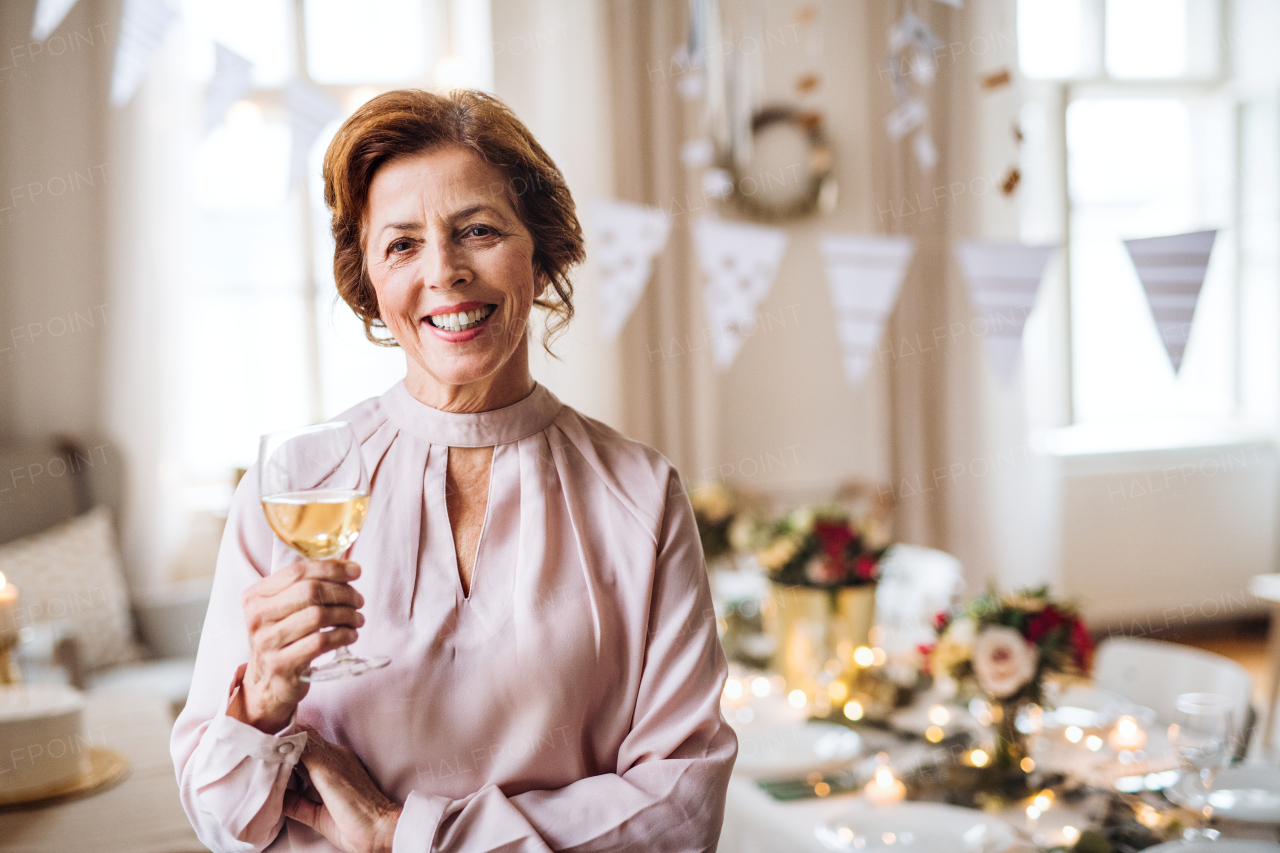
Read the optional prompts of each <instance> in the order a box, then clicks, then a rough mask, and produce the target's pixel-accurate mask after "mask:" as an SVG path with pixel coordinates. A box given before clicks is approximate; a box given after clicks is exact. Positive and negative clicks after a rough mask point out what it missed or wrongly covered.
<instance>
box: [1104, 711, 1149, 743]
mask: <svg viewBox="0 0 1280 853" xmlns="http://www.w3.org/2000/svg"><path fill="white" fill-rule="evenodd" d="M1107 740H1108V742H1109V743H1110V744H1111V746H1112V748H1113V749H1128V750H1134V749H1142V747H1143V745H1145V744H1146V742H1147V733H1146V732H1144V731H1143V730H1142V726H1140V725H1138V721H1137V720H1135V719H1134V718H1133V717H1129V716H1124V717H1121V718H1120V719H1119V720H1116V727H1115V730H1114V731H1112V732H1111V736H1110V737H1109V738H1107Z"/></svg>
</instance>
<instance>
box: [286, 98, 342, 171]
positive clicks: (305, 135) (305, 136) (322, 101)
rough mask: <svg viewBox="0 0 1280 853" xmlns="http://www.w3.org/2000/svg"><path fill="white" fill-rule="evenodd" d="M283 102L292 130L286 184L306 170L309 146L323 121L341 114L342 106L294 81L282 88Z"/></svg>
mask: <svg viewBox="0 0 1280 853" xmlns="http://www.w3.org/2000/svg"><path fill="white" fill-rule="evenodd" d="M284 105H285V109H286V110H287V111H288V113H289V129H290V130H291V131H292V132H293V149H292V154H291V156H290V158H289V185H290V186H292V185H293V184H295V183H297V182H298V180H299V179H300V178H302V177H303V176H304V175H306V173H307V158H308V157H309V156H310V155H311V146H313V145H315V143H316V140H317V139H318V138H319V137H320V131H322V130H324V128H325V125H327V124H328V123H329V122H331V121H333V120H334V119H335V118H337V117H338V116H340V115H342V107H340V106H338V103H337V101H335V100H333V99H332V98H330V97H329V96H328V95H326V94H325V93H324V92H321V91H320V90H318V89H316V88H314V87H312V86H308V85H307V84H305V83H299V82H297V81H295V82H292V83H290V84H289V85H287V86H285V88H284Z"/></svg>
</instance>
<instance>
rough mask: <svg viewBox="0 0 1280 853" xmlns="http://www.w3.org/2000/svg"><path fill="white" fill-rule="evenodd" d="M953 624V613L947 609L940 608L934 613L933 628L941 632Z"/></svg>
mask: <svg viewBox="0 0 1280 853" xmlns="http://www.w3.org/2000/svg"><path fill="white" fill-rule="evenodd" d="M950 624H951V614H950V613H948V612H947V611H945V610H939V611H938V612H937V613H935V614H933V630H935V631H937V632H938V633H939V634H941V633H942V632H943V631H945V630H946V629H947V626H948V625H950Z"/></svg>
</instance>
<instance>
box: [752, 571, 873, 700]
mask: <svg viewBox="0 0 1280 853" xmlns="http://www.w3.org/2000/svg"><path fill="white" fill-rule="evenodd" d="M769 587H770V589H769V601H768V602H766V605H765V607H764V609H763V615H764V618H765V627H766V630H768V631H769V634H770V635H771V636H772V637H773V639H774V647H773V659H772V668H773V669H774V671H776V672H778V673H779V674H781V675H782V677H783V679H784V680H785V681H786V682H787V692H788V693H790V692H791V691H794V690H803V691H804V694H805V696H806V697H807V698H808V699H809V700H813V699H815V698H816V697H817V696H818V695H819V689H820V688H823V689H825V688H826V687H827V685H829V684H830V683H831V681H832V680H833V679H834V680H840V681H843V682H845V683H846V684H847V683H849V682H850V681H851V680H852V677H853V674H854V671H855V669H856V666H857V665H856V664H855V663H854V660H853V653H854V650H855V649H857V648H858V647H859V646H869V645H871V625H872V623H873V622H874V620H875V615H876V587H875V584H867V585H865V586H850V587H843V588H839V589H818V588H815V587H810V586H792V585H789V584H780V583H771V584H770V585H769ZM823 673H826V674H827V675H826V676H825V677H821V678H820V676H822V674H823Z"/></svg>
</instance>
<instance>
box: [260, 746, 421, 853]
mask: <svg viewBox="0 0 1280 853" xmlns="http://www.w3.org/2000/svg"><path fill="white" fill-rule="evenodd" d="M301 728H303V729H306V732H307V748H306V750H305V751H303V753H302V763H303V765H305V766H306V768H307V773H308V774H309V775H310V776H311V784H312V786H314V787H315V789H316V792H317V793H319V794H320V799H321V800H322V801H323V802H319V803H317V802H315V801H313V800H310V799H307V798H306V797H304V796H302V795H301V794H299V793H298V792H297V791H285V794H284V814H285V817H291V818H293V819H294V820H296V821H299V822H301V823H305V824H306V825H307V826H309V827H311V828H312V829H314V830H315V831H316V832H318V833H320V834H321V835H323V836H324V837H325V838H327V839H329V841H330V842H331V843H332V844H333V845H334V846H336V847H338V848H339V849H342V850H345V851H347V853H370V852H371V851H375V853H383V851H389V850H390V849H391V841H392V839H393V838H395V834H396V821H398V820H399V819H400V805H399V804H398V803H396V802H393V801H392V800H390V799H388V797H387V796H386V794H383V793H382V791H380V790H378V786H377V785H375V784H374V783H373V779H371V778H370V777H369V771H368V770H366V769H365V766H364V764H363V763H361V761H360V759H359V758H358V757H357V756H356V754H355V753H354V752H352V751H351V750H349V749H347V748H346V747H345V746H339V745H338V744H336V743H329V742H328V741H327V740H325V739H324V738H322V737H321V736H320V735H319V733H317V732H316V730H315V729H313V728H311V727H310V726H307V725H303V726H301Z"/></svg>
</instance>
